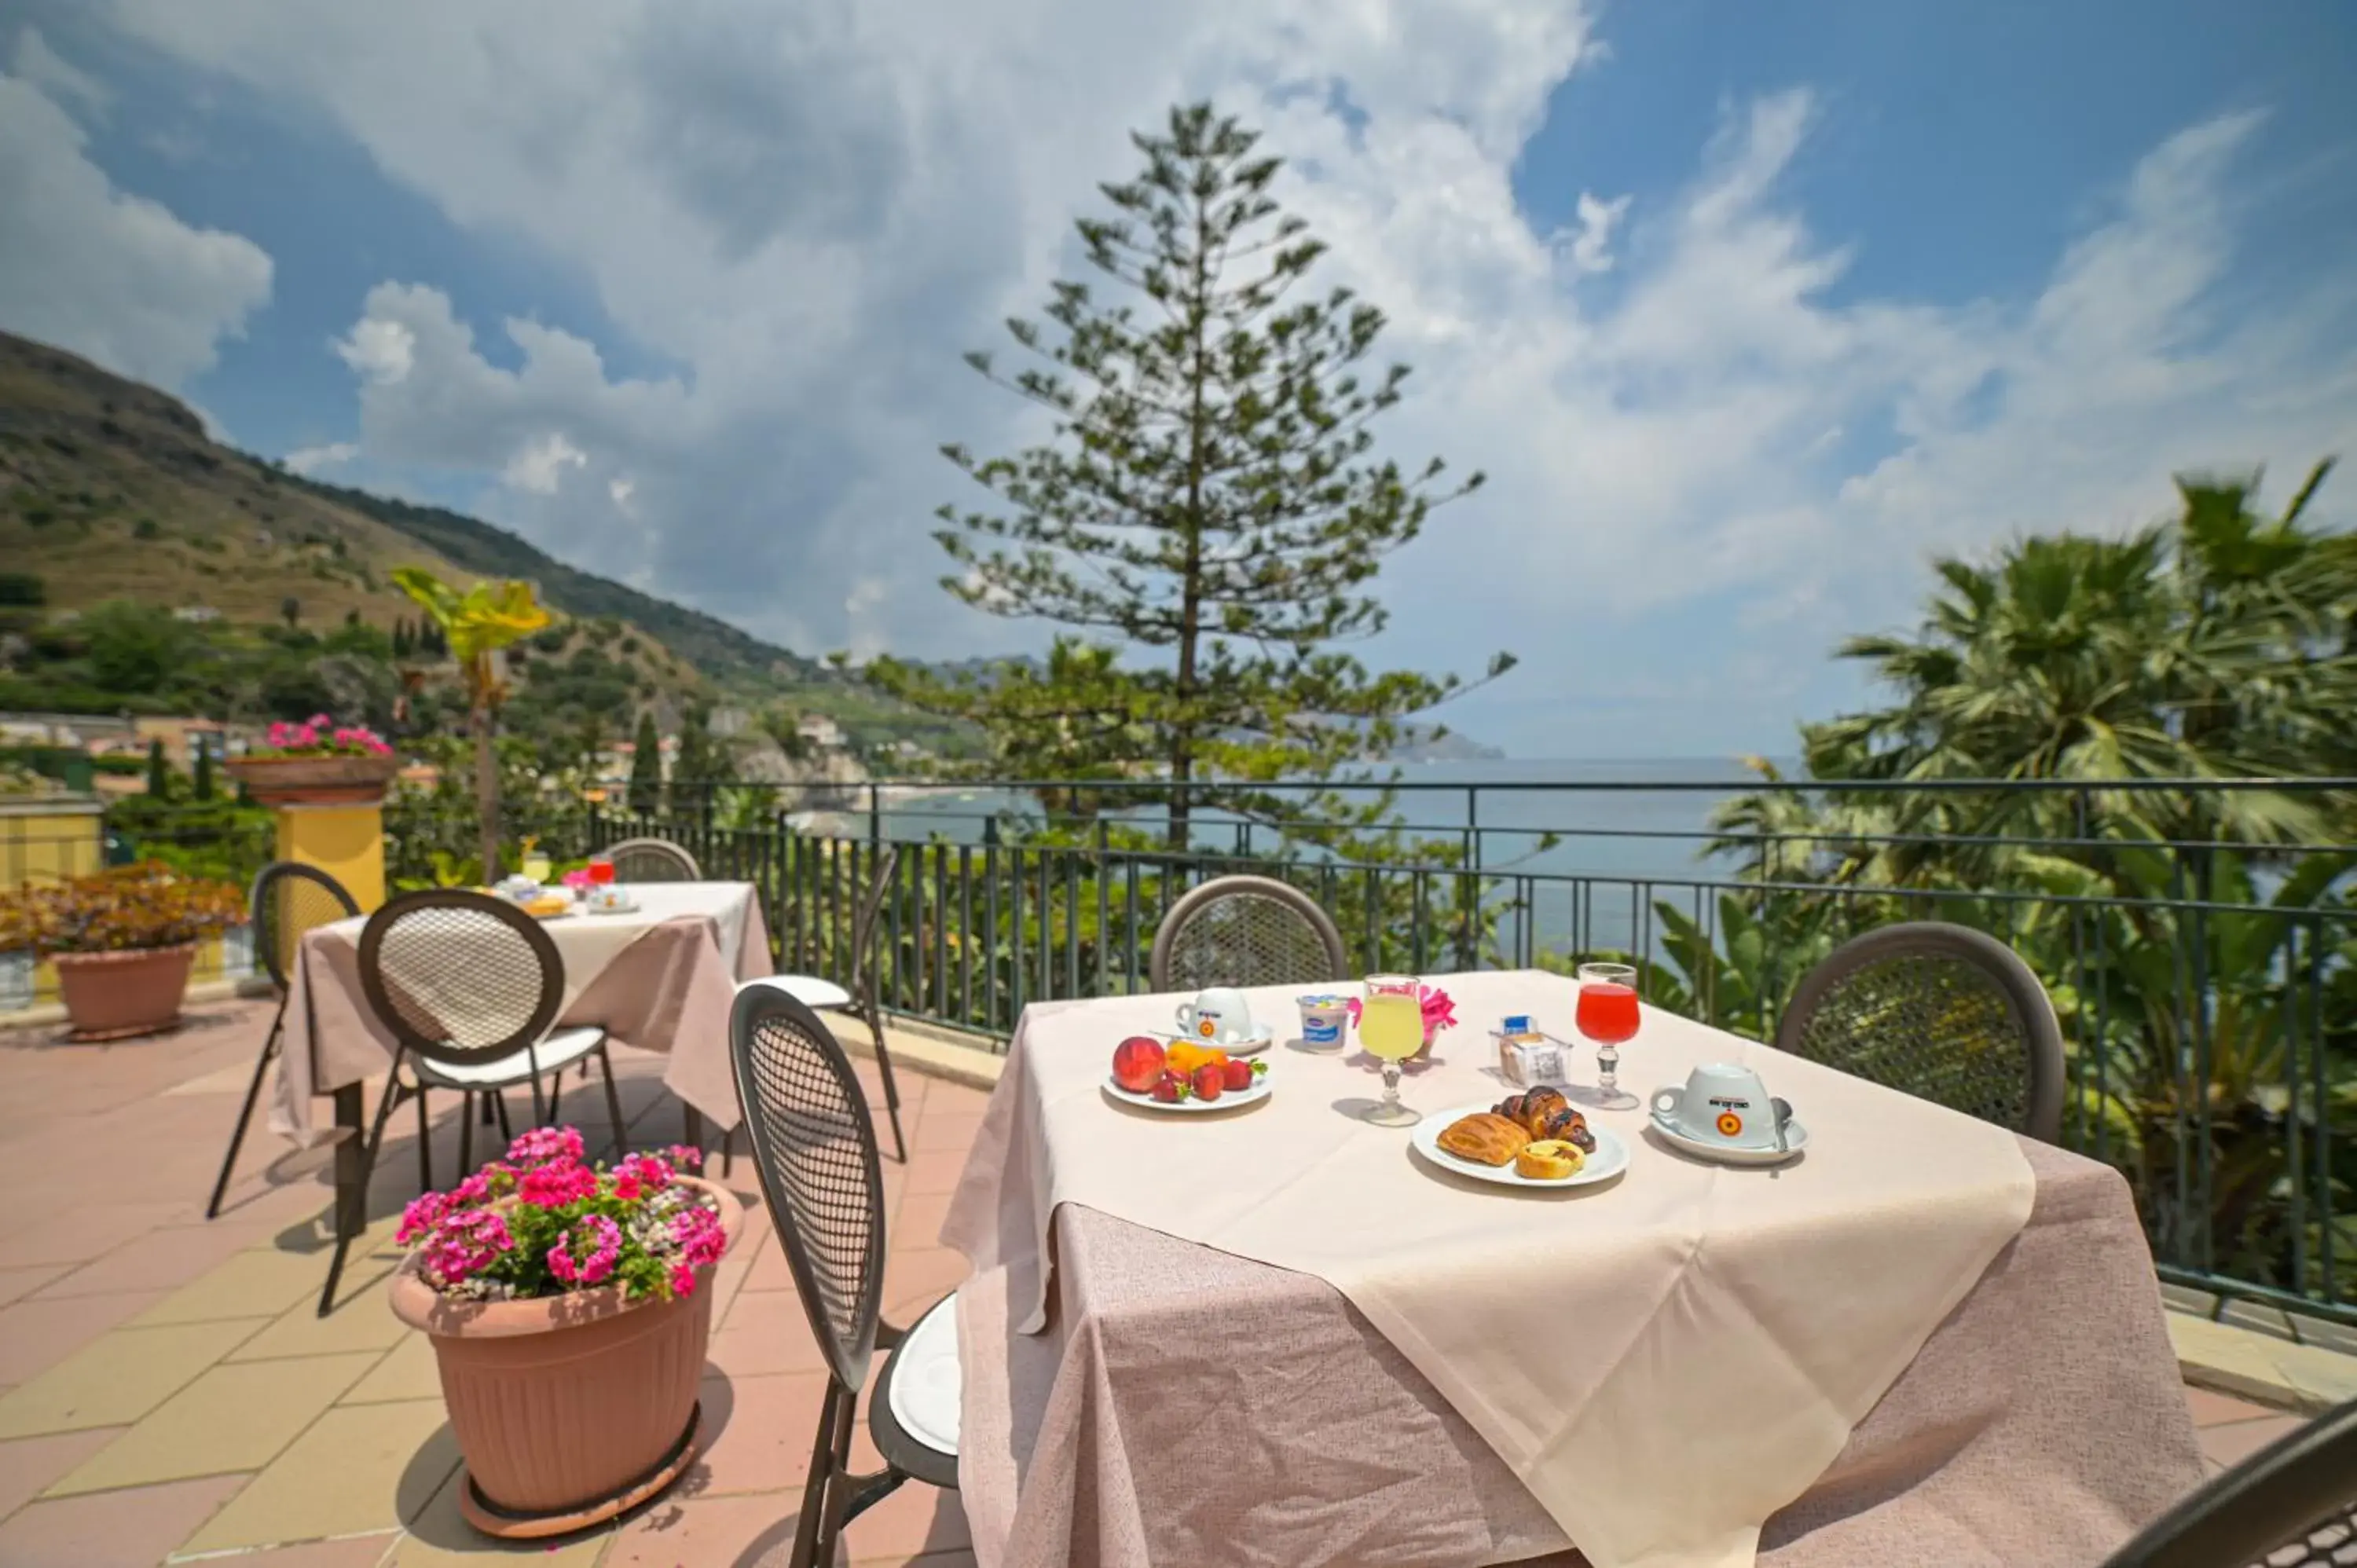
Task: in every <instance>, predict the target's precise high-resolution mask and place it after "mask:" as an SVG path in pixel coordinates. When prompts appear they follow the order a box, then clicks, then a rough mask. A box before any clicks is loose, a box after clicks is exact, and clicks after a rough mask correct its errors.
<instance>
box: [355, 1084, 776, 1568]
mask: <svg viewBox="0 0 2357 1568" xmlns="http://www.w3.org/2000/svg"><path fill="white" fill-rule="evenodd" d="M581 1149H582V1144H581V1134H580V1133H579V1132H578V1131H577V1130H576V1129H574V1128H571V1127H556V1128H543V1129H538V1130H535V1131H533V1132H530V1133H525V1134H523V1135H522V1137H520V1138H518V1139H517V1140H516V1141H515V1142H514V1143H513V1144H510V1145H509V1147H508V1152H507V1157H506V1158H505V1159H504V1160H498V1161H494V1162H492V1163H491V1164H490V1165H485V1166H484V1167H483V1168H482V1169H481V1170H479V1171H478V1172H476V1173H475V1174H474V1175H473V1176H468V1178H467V1179H466V1181H464V1182H463V1183H461V1184H460V1185H459V1186H458V1187H457V1188H456V1189H454V1190H452V1191H450V1192H436V1193H428V1194H426V1195H425V1197H421V1198H419V1199H418V1200H417V1201H416V1202H414V1203H413V1204H411V1205H410V1206H409V1208H408V1210H407V1211H406V1212H405V1213H404V1215H403V1216H402V1220H401V1229H400V1230H399V1232H398V1233H397V1239H398V1240H401V1241H403V1242H404V1243H406V1244H408V1245H409V1246H410V1247H411V1248H412V1251H411V1252H410V1254H409V1257H408V1258H407V1259H406V1260H405V1261H404V1262H403V1264H402V1266H401V1269H400V1272H399V1273H397V1274H396V1275H395V1276H394V1278H393V1312H394V1314H395V1315H396V1316H399V1317H400V1319H401V1320H402V1321H403V1322H404V1323H406V1324H408V1325H409V1326H411V1327H413V1328H418V1329H423V1330H424V1331H425V1334H426V1335H427V1336H428V1337H430V1338H431V1339H432V1341H433V1344H434V1354H435V1359H436V1362H437V1363H438V1364H439V1366H440V1368H441V1372H442V1398H443V1402H444V1403H445V1404H446V1405H447V1408H448V1410H449V1413H450V1426H451V1430H452V1431H453V1433H455V1434H456V1435H457V1439H458V1452H459V1454H460V1455H462V1456H463V1457H464V1458H465V1460H466V1466H467V1476H466V1484H465V1486H463V1487H461V1488H460V1491H459V1506H460V1509H461V1511H463V1512H464V1513H465V1515H466V1517H467V1520H468V1522H469V1523H471V1524H472V1525H474V1526H475V1528H477V1529H478V1530H482V1531H483V1532H485V1533H486V1534H489V1535H495V1536H508V1537H520V1536H544V1535H557V1534H563V1533H565V1532H567V1531H570V1530H579V1529H582V1528H584V1527H586V1526H587V1525H591V1524H594V1523H596V1522H597V1521H598V1520H604V1519H609V1518H611V1517H613V1516H614V1515H615V1514H617V1513H619V1512H621V1511H622V1510H623V1509H627V1508H630V1507H632V1506H635V1505H636V1504H638V1503H640V1502H641V1501H643V1500H645V1499H646V1498H651V1497H653V1496H654V1495H655V1494H656V1493H658V1492H660V1491H661V1490H662V1488H663V1487H666V1486H668V1485H669V1484H670V1483H671V1482H672V1481H673V1479H674V1478H675V1477H677V1476H678V1475H679V1474H680V1472H681V1471H683V1470H684V1469H685V1468H686V1467H687V1466H688V1464H689V1462H690V1461H692V1460H693V1459H694V1457H695V1451H696V1442H697V1436H698V1433H697V1427H698V1423H699V1420H700V1412H699V1411H698V1409H697V1405H696V1398H695V1391H696V1383H697V1380H698V1379H699V1378H701V1377H702V1375H703V1372H704V1354H705V1345H706V1343H707V1341H708V1340H709V1338H710V1336H711V1332H712V1292H711V1291H710V1290H709V1289H708V1288H707V1287H708V1286H709V1284H710V1283H711V1276H712V1270H713V1266H714V1265H715V1264H716V1263H717V1262H719V1261H720V1258H721V1255H722V1254H723V1253H725V1252H726V1251H727V1250H728V1244H729V1242H730V1241H731V1240H733V1239H734V1238H735V1236H736V1234H737V1225H738V1223H739V1221H740V1220H741V1219H743V1217H744V1210H743V1208H741V1207H740V1206H739V1205H738V1203H737V1199H736V1198H735V1197H733V1196H731V1195H730V1194H729V1193H727V1192H726V1191H725V1190H723V1189H722V1188H720V1187H716V1186H714V1185H712V1184H711V1183H709V1182H705V1181H701V1180H698V1179H696V1178H695V1177H694V1176H689V1175H688V1174H687V1172H688V1171H690V1170H692V1169H694V1168H696V1167H697V1166H698V1165H700V1164H701V1163H702V1160H703V1155H701V1154H700V1153H699V1152H698V1151H696V1150H694V1149H690V1148H674V1149H672V1150H671V1151H669V1152H668V1153H667V1154H660V1155H654V1154H648V1155H630V1156H629V1157H627V1158H625V1159H623V1160H622V1161H620V1162H619V1164H617V1165H614V1166H612V1167H611V1168H610V1169H608V1168H607V1167H604V1166H599V1167H597V1168H594V1169H593V1168H592V1167H590V1166H589V1165H586V1164H584V1163H583V1160H582V1153H581Z"/></svg>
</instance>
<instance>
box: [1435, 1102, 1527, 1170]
mask: <svg viewBox="0 0 2357 1568" xmlns="http://www.w3.org/2000/svg"><path fill="white" fill-rule="evenodd" d="M1434 1141H1435V1142H1436V1143H1437V1144H1439V1146H1440V1147H1441V1149H1442V1150H1443V1151H1444V1152H1446V1153H1448V1154H1451V1155H1456V1156H1457V1157H1458V1159H1460V1160H1470V1161H1472V1162H1473V1163H1474V1164H1475V1165H1512V1164H1513V1163H1514V1156H1515V1155H1519V1154H1521V1153H1522V1152H1523V1148H1524V1147H1525V1146H1527V1145H1528V1144H1529V1143H1530V1141H1531V1135H1530V1133H1527V1132H1525V1131H1523V1128H1522V1127H1521V1126H1519V1125H1517V1124H1516V1123H1514V1122H1509V1121H1507V1120H1506V1119H1505V1118H1504V1117H1503V1116H1500V1115H1498V1114H1497V1113H1496V1112H1489V1111H1476V1112H1474V1113H1473V1114H1472V1115H1470V1116H1460V1117H1458V1119H1457V1120H1456V1121H1454V1122H1450V1123H1449V1124H1448V1126H1447V1127H1444V1128H1442V1129H1441V1133H1440V1136H1439V1137H1438V1138H1437V1139H1436V1140H1434Z"/></svg>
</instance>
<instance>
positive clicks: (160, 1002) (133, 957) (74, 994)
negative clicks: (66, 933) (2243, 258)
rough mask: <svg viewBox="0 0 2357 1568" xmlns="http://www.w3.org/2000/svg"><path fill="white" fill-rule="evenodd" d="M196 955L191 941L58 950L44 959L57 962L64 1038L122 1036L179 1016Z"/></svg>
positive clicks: (152, 1030)
mask: <svg viewBox="0 0 2357 1568" xmlns="http://www.w3.org/2000/svg"><path fill="white" fill-rule="evenodd" d="M196 959H197V947H196V944H195V943H194V942H183V943H181V944H180V945H179V946H178V947H168V948H131V949H128V950H124V951H122V952H61V953H59V954H57V955H56V956H55V957H54V958H52V959H51V960H50V962H52V963H54V964H55V965H56V966H57V971H58V990H59V992H60V993H62V994H63V996H64V998H65V1004H66V1021H67V1023H68V1024H69V1025H70V1026H71V1034H70V1036H69V1037H70V1038H72V1039H76V1040H126V1039H129V1038H131V1037H132V1036H135V1035H153V1034H157V1033H159V1032H161V1031H163V1030H165V1029H168V1028H170V1027H171V1026H173V1025H174V1024H175V1023H177V1022H178V1020H179V1016H180V1001H181V998H183V997H184V996H186V995H187V994H188V970H189V966H190V965H192V964H194V963H195V962H196Z"/></svg>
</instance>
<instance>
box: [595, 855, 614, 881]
mask: <svg viewBox="0 0 2357 1568" xmlns="http://www.w3.org/2000/svg"><path fill="white" fill-rule="evenodd" d="M613 880H614V863H613V862H612V861H610V860H608V859H607V858H606V857H605V856H604V855H599V856H598V857H597V859H595V860H593V861H591V862H590V863H589V884H590V886H593V887H603V886H606V885H607V884H608V883H609V882H611V881H613Z"/></svg>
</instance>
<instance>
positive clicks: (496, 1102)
mask: <svg viewBox="0 0 2357 1568" xmlns="http://www.w3.org/2000/svg"><path fill="white" fill-rule="evenodd" d="M491 1106H492V1109H494V1110H496V1111H497V1112H499V1116H500V1137H502V1138H505V1139H506V1140H507V1141H508V1142H509V1143H511V1144H512V1143H514V1142H515V1129H514V1128H512V1127H511V1126H509V1125H508V1097H507V1092H506V1090H498V1089H495V1090H491Z"/></svg>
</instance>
